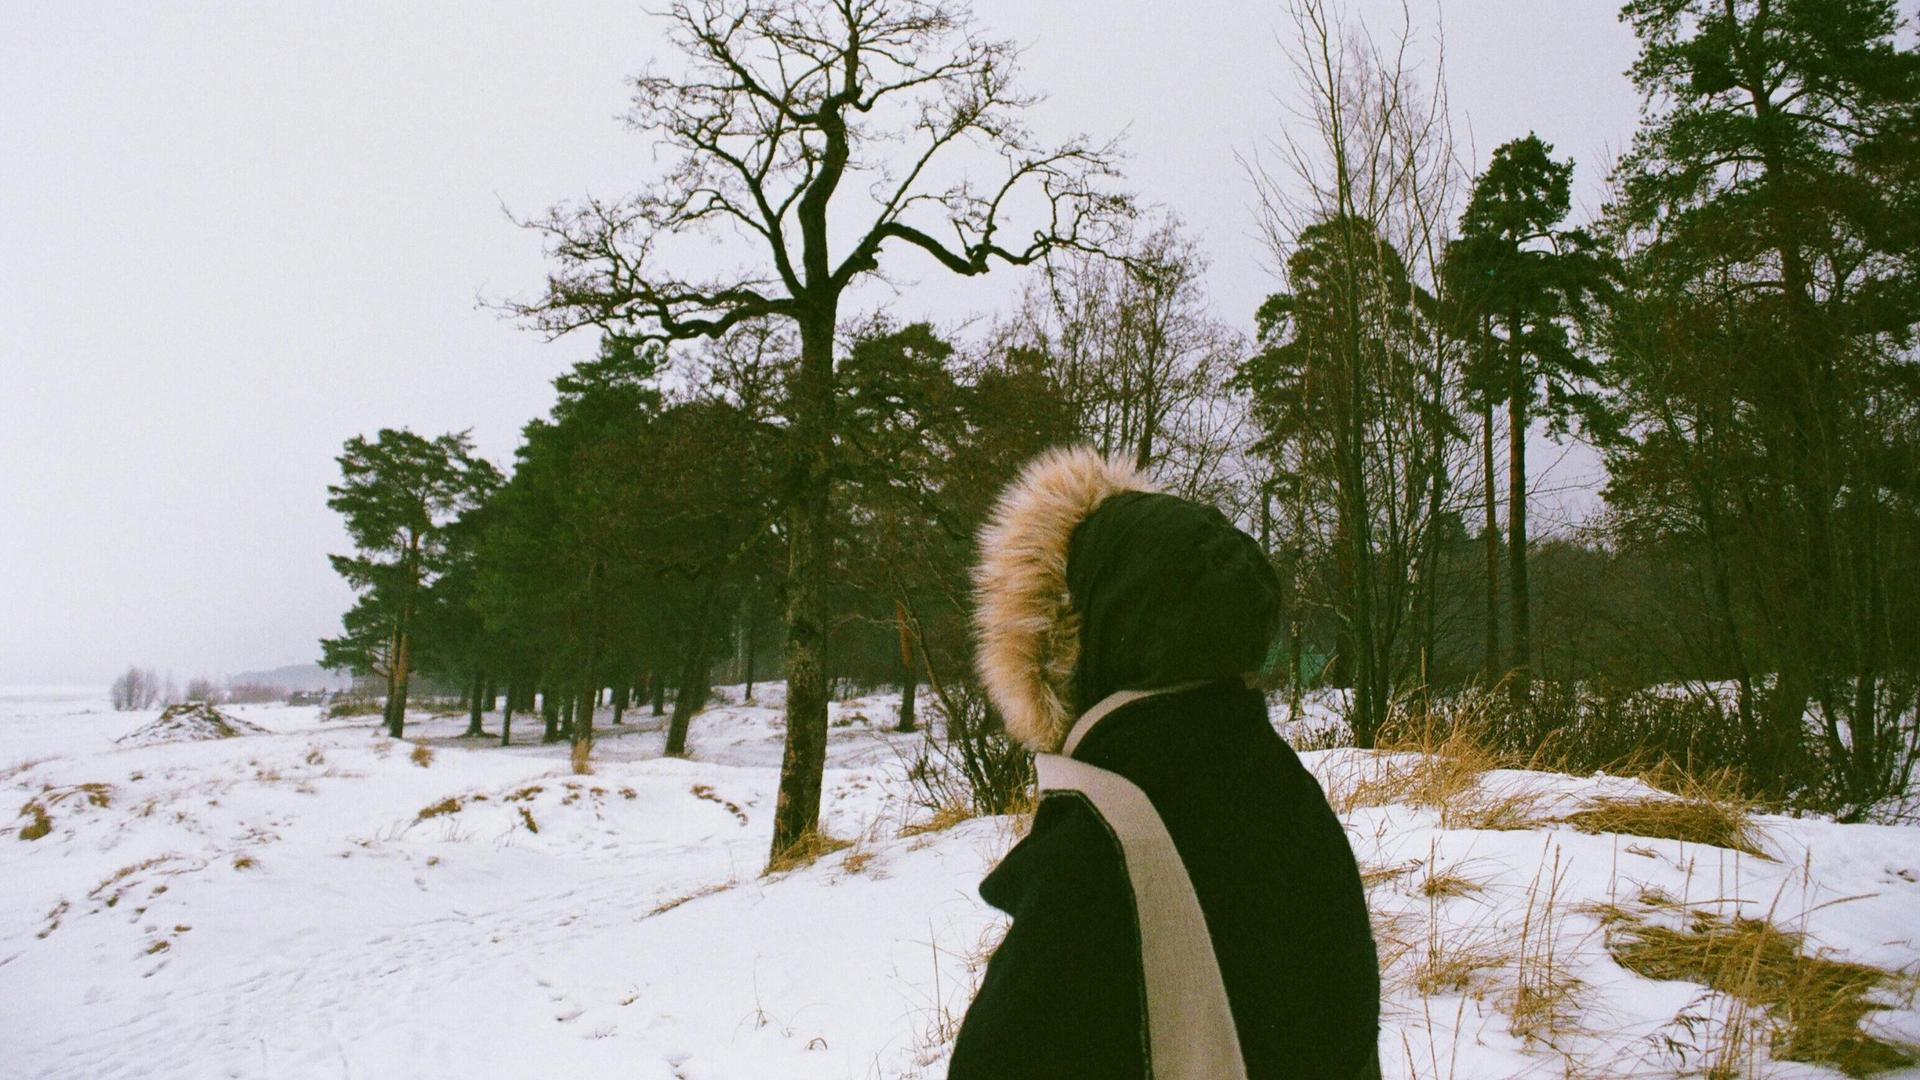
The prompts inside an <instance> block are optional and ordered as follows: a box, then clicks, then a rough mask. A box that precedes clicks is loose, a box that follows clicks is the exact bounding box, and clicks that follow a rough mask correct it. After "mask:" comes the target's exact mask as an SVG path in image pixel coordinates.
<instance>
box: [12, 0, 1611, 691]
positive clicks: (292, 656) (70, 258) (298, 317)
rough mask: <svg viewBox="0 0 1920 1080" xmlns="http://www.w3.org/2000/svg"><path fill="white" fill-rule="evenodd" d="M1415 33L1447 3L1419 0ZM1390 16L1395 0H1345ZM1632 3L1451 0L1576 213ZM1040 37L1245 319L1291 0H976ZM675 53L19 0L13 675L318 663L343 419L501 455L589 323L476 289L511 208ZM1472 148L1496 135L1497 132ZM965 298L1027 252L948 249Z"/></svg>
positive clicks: (1601, 132)
mask: <svg viewBox="0 0 1920 1080" xmlns="http://www.w3.org/2000/svg"><path fill="white" fill-rule="evenodd" d="M1415 7H1416V12H1415V15H1416V19H1417V21H1419V23H1420V24H1421V26H1422V27H1423V28H1424V30H1425V31H1426V32H1428V33H1431V32H1432V29H1433V28H1434V26H1435V25H1436V23H1437V20H1436V18H1435V16H1434V9H1433V8H1432V6H1431V3H1430V2H1429V3H1427V4H1420V3H1417V2H1416V5H1415ZM1353 10H1354V11H1355V13H1356V14H1363V15H1364V16H1365V17H1366V18H1367V19H1368V20H1369V21H1370V22H1371V23H1372V24H1373V25H1374V27H1375V28H1376V29H1380V30H1384V29H1389V28H1391V26H1393V25H1395V24H1396V23H1397V14H1396V13H1397V11H1398V7H1397V5H1396V4H1387V3H1375V2H1357V3H1355V4H1354V6H1353ZM1615 10H1616V5H1615V4H1614V3H1612V2H1610V0H1470V2H1463V3H1456V4H1447V5H1444V6H1443V7H1442V8H1441V14H1442V15H1443V16H1444V20H1445V30H1446V45H1447V67H1448V78H1449V81H1450V83H1451V85H1452V93H1453V104H1454V108H1455V113H1456V116H1457V117H1458V118H1459V122H1460V134H1461V136H1462V137H1463V139H1464V138H1466V137H1469V136H1470V138H1471V143H1472V145H1473V147H1474V148H1476V149H1477V152H1478V155H1479V159H1480V160H1482V161H1483V160H1484V158H1485V155H1486V154H1487V153H1488V152H1489V151H1490V150H1491V149H1492V148H1493V147H1494V146H1495V145H1497V144H1499V143H1500V142H1502V141H1504V140H1506V139H1508V138H1511V137H1514V136H1517V135H1522V134H1525V133H1526V132H1527V131H1528V130H1529V129H1531V130H1536V131H1538V132H1539V133H1540V134H1541V136H1542V137H1544V138H1546V139H1547V140H1548V141H1550V142H1552V143H1554V144H1555V146H1556V148H1557V150H1558V151H1559V152H1560V153H1562V154H1571V155H1573V156H1574V157H1575V158H1576V159H1577V161H1578V163H1579V166H1580V170H1579V173H1578V182H1579V191H1580V197H1581V199H1582V200H1583V201H1584V203H1585V204H1586V206H1587V208H1588V209H1591V208H1592V207H1593V206H1594V205H1595V204H1597V202H1598V182H1599V179H1600V177H1601V175H1602V174H1603V173H1604V171H1605V168H1606V166H1607V163H1608V162H1609V161H1610V160H1611V157H1612V155H1613V154H1615V153H1617V152H1618V150H1619V149H1620V148H1621V147H1622V146H1624V145H1625V143H1626V141H1627V139H1628V138H1629V136H1630V135H1631V132H1632V130H1633V124H1634V120H1635V115H1636V113H1635V110H1636V107H1637V99H1636V98H1635V96H1634V94H1633V91H1632V88H1631V87H1630V85H1629V84H1628V83H1627V81H1626V79H1625V77H1624V75H1623V74H1622V73H1623V72H1624V70H1625V68H1626V67H1627V65H1628V64H1629V63H1630V62H1631V60H1632V56H1633V40H1632V36H1631V34H1629V33H1628V31H1627V30H1626V28H1624V27H1623V26H1621V25H1620V24H1619V23H1618V22H1617V21H1616V19H1615V14H1614V13H1615ZM976 11H977V13H978V15H979V16H980V19H981V21H982V23H983V24H984V25H985V26H986V27H987V28H988V29H989V30H991V31H993V32H996V33H998V34H1001V35H1004V36H1009V37H1013V38H1015V39H1016V40H1019V41H1021V42H1023V43H1024V44H1026V45H1027V46H1028V52H1027V54H1026V69H1027V81H1028V85H1029V86H1030V87H1032V88H1034V89H1039V90H1043V91H1045V92H1046V93H1047V94H1048V95H1049V100H1048V102H1047V103H1046V104H1045V105H1044V106H1043V107H1042V110H1041V111H1040V113H1039V114H1038V115H1037V116H1036V118H1035V119H1036V123H1037V126H1039V127H1040V128H1041V129H1042V130H1043V131H1047V132H1051V133H1055V134H1065V133H1069V132H1072V131H1085V132H1088V133H1090V134H1094V135H1105V134H1111V133H1115V132H1119V131H1122V130H1124V131H1126V132H1127V145H1128V148H1129V151H1130V154H1131V162H1130V165H1129V169H1128V174H1129V178H1130V182H1131V186H1132V187H1133V189H1134V190H1135V191H1137V192H1138V193H1139V194H1140V195H1141V196H1143V197H1145V198H1147V199H1149V200H1153V201H1156V202H1159V203H1163V204H1166V205H1168V206H1170V207H1172V208H1173V209H1175V210H1177V211H1178V212H1179V213H1180V214H1181V215H1182V216H1183V217H1184V218H1185V219H1186V220H1187V222H1188V223H1189V224H1190V225H1191V226H1192V227H1193V228H1194V229H1195V231H1196V232H1197V233H1198V234H1199V236H1200V237H1201V239H1202V242H1203V244H1204V246H1205V248H1206V250H1207V251H1208V252H1209V254H1210V255H1211V257H1212V259H1213V270H1212V281H1211V285H1212V291H1213V295H1214V297H1215V300H1216V303H1217V304H1218V305H1219V309H1220V313H1221V314H1222V315H1223V316H1226V317H1228V318H1230V319H1231V320H1233V321H1235V322H1236V323H1239V324H1241V325H1247V324H1250V322H1251V318H1250V314H1251V312H1252V310H1253V309H1254V307H1255V306H1256V305H1257V304H1258V303H1259V300H1260V298H1261V297H1263V296H1264V295H1266V294H1267V293H1268V292H1270V291H1271V290H1272V288H1273V286H1274V282H1273V281H1272V280H1271V279H1270V278H1269V277H1268V276H1267V275H1266V274H1265V272H1264V271H1263V270H1262V269H1261V267H1262V261H1261V251H1260V248H1259V245H1258V243H1257V242H1256V241H1255V240H1254V239H1253V238H1252V237H1251V235H1250V234H1251V231H1252V230H1251V217H1250V214H1249V212H1248V204H1249V202H1250V193H1249V191H1248V187H1247V184H1246V181H1245V179H1244V177H1243V175H1242V174H1241V172H1240V170H1239V168H1238V167H1237V166H1236V165H1235V161H1234V154H1235V151H1242V152H1245V151H1248V150H1251V149H1254V148H1255V147H1256V146H1257V145H1258V144H1259V142H1260V141H1261V140H1262V139H1263V138H1265V137H1267V136H1270V135H1272V134H1273V133H1275V132H1276V131H1277V130H1278V126H1279V125H1280V124H1281V122H1282V119H1283V109H1282V106H1281V105H1280V104H1279V103H1278V102H1276V101H1275V97H1274V96H1275V95H1276V94H1283V93H1285V92H1287V91H1288V90H1289V88H1290V87H1291V80H1290V77H1289V75H1288V73H1287V69H1286V64H1285V60H1284V57H1283V55H1282V53H1281V51H1280V49H1279V47H1278V45H1277V44H1276V43H1275V32H1276V29H1277V27H1278V24H1279V23H1280V21H1281V19H1282V13H1281V9H1280V8H1279V6H1278V5H1277V4H1276V3H1234V2H1225V0H1189V2H1187V3H1183V4H1178V5H1175V4H1169V3H1165V2H1153V0H1126V2H1118V0H1094V2H1084V0H1071V2H1069V0H1047V2H1046V3H1032V2H1028V3H1013V2H1008V0H980V2H979V3H978V4H977V6H976ZM655 55H663V53H662V49H661V39H660V31H659V26H658V24H657V23H656V22H655V21H654V20H653V19H651V18H650V17H649V16H647V15H646V13H645V11H644V10H643V8H642V5H640V4H636V3H626V2H621V3H572V2H568V3H543V4H525V3H514V4H507V3H494V4H479V3H459V4H452V3H421V2H410V3H407V4H391V3H371V2H368V3H351V4H350V3H283V4H257V3H246V4H239V3H204V4H185V3H132V2H128V3H121V4H83V3H61V4H33V3H26V2H14V3H5V4H0V392H3V393H4V396H3V397H0V409H3V410H4V412H0V684H7V683H94V684H97V683H103V682H104V681H105V680H107V679H108V678H110V677H111V676H112V674H113V673H114V672H115V671H117V670H118V669H119V668H121V667H124V666H125V665H126V664H127V663H129V662H139V663H142V664H151V665H155V666H158V667H160V668H162V669H172V670H173V671H174V672H176V673H177V674H178V675H179V676H180V677H182V678H183V679H184V678H185V677H187V676H189V675H192V674H196V673H200V672H208V673H214V674H219V673H225V672H233V671H239V670H245V669H249V668H258V667H268V666H274V665H278V664H282V663H289V662H304V661H307V660H310V659H312V658H313V657H314V656H315V655H316V654H317V648H316V646H315V644H314V642H315V640H316V639H317V638H318V637H320V636H322V635H324V634H328V633H332V632H334V631H335V629H336V628H337V625H338V617H339V613H340V611H341V610H342V609H343V608H344V607H345V606H346V605H347V603H348V602H349V594H348V592H347V590H346V588H345V587H344V586H343V585H342V584H340V582H339V581H338V579H337V578H335V576H334V575H333V573H332V571H331V570H330V569H329V568H328V565H327V561H326V558H325V556H326V554H327V552H329V551H342V550H345V546H346V544H345V537H344V535H343V533H342V532H341V530H340V528H339V526H338V523H337V522H336V521H335V520H334V517H333V515H332V513H331V512H330V511H328V510H327V509H326V506H325V488H326V485H327V484H328V483H329V482H331V481H332V480H333V479H335V465H334V462H333V460H332V459H333V456H334V455H335V454H336V453H338V452H339V447H340V444H341V442H342V441H343V440H344V439H346V438H347V437H348V436H350V435H353V434H355V433H359V432H369V431H372V430H374V429H377V428H379V427H382V426H408V427H412V428H414V429H415V430H418V431H421V432H425V433H434V432H439V431H445V430H451V429H460V428H469V427H470V428H472V429H473V432H474V436H475V438H476V440H477V441H478V443H479V446H480V448H481V449H482V451H483V452H485V453H486V454H487V455H489V456H490V457H492V458H494V459H495V460H496V461H498V462H500V463H502V464H505V463H507V462H508V461H509V460H510V458H511V455H512V451H513V447H514V445H515V443H516V442H517V439H518V432H519V428H520V425H521V424H522V423H524V422H525V421H526V420H527V419H529V418H531V417H533V416H535V415H538V414H540V413H542V412H544V411H545V410H546V408H547V407H548V405H549V404H550V401H551V397H550V389H549V386H548V383H549V380H550V379H551V378H552V377H553V376H554V375H555V374H556V373H558V372H559V371H561V370H563V369H564V368H565V367H566V366H567V365H569V364H570V363H572V362H573V361H575V360H577V359H579V358H580V357H582V356H583V355H585V354H587V353H589V352H591V349H592V344H593V343H592V342H591V341H590V340H587V339H584V338H582V339H580V340H567V341H562V342H559V343H554V344H548V343H543V342H542V341H541V340H540V339H539V338H538V337H537V336H535V335H533V334H530V333H527V332H525V331H523V330H520V329H518V328H516V327H515V326H513V325H511V324H509V323H505V322H502V321H501V320H500V319H499V318H497V317H496V316H495V315H493V314H492V313H490V312H488V311H484V310H478V309H476V306H475V297H476V295H480V294H485V295H488V296H494V297H498V296H503V295H509V294H521V293H526V292H529V291H531V290H533V289H535V288H537V286H538V284H539V282H540V280H541V275H542V272H543V262H542V260H541V256H540V249H539V243H538V241H537V239H535V238H534V237H532V236H529V235H527V234H524V233H522V232H520V231H518V230H516V229H515V228H513V227H512V226H511V225H510V224H509V223H508V222H507V221H506V220H505V218H504V217H503V216H502V213H501V209H500V207H501V205H502V204H503V203H504V204H505V205H507V206H509V207H512V208H514V209H515V210H518V211H523V212H524V211H533V210H537V209H539V208H541V207H543V206H545V205H547V204H549V203H551V202H554V201H556V200H560V199H563V198H567V197H571V196H575V195H578V194H581V193H584V192H587V191H593V192H597V193H603V194H614V193H618V192H620V191H622V190H625V189H627V188H629V187H631V186H633V183H634V180H635V178H636V177H639V176H641V175H643V174H644V173H645V171H646V170H647V169H648V167H649V163H650V157H649V148H648V146H647V145H646V144H645V143H644V141H643V140H642V139H641V138H640V137H638V136H635V135H633V134H630V133H628V132H627V131H625V130H624V129H623V128H622V127H621V125H620V124H619V123H618V121H617V116H618V114H619V113H620V112H621V110H622V109H623V107H624V103H625V100H626V89H625V87H624V85H623V78H624V77H625V76H626V75H628V74H631V73H632V72H634V71H635V70H637V69H638V68H639V67H640V65H641V64H642V62H643V61H645V60H646V59H647V58H648V57H650V56H655ZM1476 164H1478V162H1476ZM921 281H922V283H923V288H921V289H919V290H917V291H916V290H909V291H908V293H907V294H906V295H905V296H904V297H903V298H902V299H901V300H900V301H899V302H898V303H897V304H896V310H897V311H899V312H900V313H901V314H903V315H907V316H912V315H915V314H923V313H924V314H930V315H933V316H935V317H937V318H943V319H954V318H958V317H961V316H963V315H965V314H967V313H969V312H974V311H985V310H988V309H990V308H992V307H993V306H994V305H995V304H996V302H997V301H998V299H999V298H1000V297H1002V296H1004V295H1005V292H1006V291H1007V290H1009V289H1011V288H1012V287H1014V286H1015V285H1016V284H1017V282H1016V281H1015V280H1013V279H1011V278H1002V279H1001V280H999V281H998V282H995V283H991V284H985V285H969V286H966V287H961V286H959V285H957V284H955V283H954V282H953V281H952V280H951V279H947V278H943V277H940V276H938V275H935V274H933V273H928V274H927V275H926V276H924V277H923V278H922V279H921Z"/></svg>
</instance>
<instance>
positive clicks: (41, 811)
mask: <svg viewBox="0 0 1920 1080" xmlns="http://www.w3.org/2000/svg"><path fill="white" fill-rule="evenodd" d="M20 816H22V817H24V818H26V819H27V823H26V824H25V825H22V826H20V839H22V840H38V839H40V838H41V837H43V836H45V835H47V834H48V833H50V832H52V831H53V818H52V817H49V816H48V814H47V808H46V807H44V806H41V805H40V800H38V799H28V800H27V805H25V806H23V807H21V808H20Z"/></svg>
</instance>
